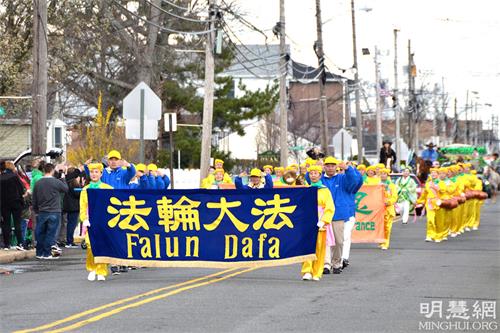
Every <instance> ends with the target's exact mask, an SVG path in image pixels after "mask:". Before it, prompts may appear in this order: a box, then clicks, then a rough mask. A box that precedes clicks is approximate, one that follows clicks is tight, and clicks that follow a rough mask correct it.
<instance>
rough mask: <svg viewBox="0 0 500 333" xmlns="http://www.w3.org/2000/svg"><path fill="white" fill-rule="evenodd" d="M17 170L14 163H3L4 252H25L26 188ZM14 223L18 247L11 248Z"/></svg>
mask: <svg viewBox="0 0 500 333" xmlns="http://www.w3.org/2000/svg"><path fill="white" fill-rule="evenodd" d="M15 169H16V167H15V165H14V163H13V162H12V161H6V162H5V161H2V163H1V164H0V189H1V197H0V206H1V212H2V236H3V243H4V245H3V246H4V250H9V249H17V250H20V251H22V250H24V239H23V237H22V229H21V221H22V212H23V209H24V193H25V188H24V186H23V184H22V182H21V179H19V176H18V175H17V174H16V173H15V172H14V171H15ZM11 217H12V220H13V221H14V232H15V234H16V239H17V246H15V247H14V246H11V241H10V237H11V236H10V235H11V226H10V221H11Z"/></svg>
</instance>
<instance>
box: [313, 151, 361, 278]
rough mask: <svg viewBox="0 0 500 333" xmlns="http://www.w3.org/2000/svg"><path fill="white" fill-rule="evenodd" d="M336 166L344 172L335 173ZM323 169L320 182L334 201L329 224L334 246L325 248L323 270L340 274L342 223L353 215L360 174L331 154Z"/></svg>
mask: <svg viewBox="0 0 500 333" xmlns="http://www.w3.org/2000/svg"><path fill="white" fill-rule="evenodd" d="M337 167H338V168H340V169H342V170H345V172H344V173H343V174H337V171H336V169H337ZM324 169H325V173H324V174H323V176H322V177H321V182H322V183H323V184H324V185H325V186H326V187H328V189H329V190H330V192H331V193H332V197H333V202H334V203H335V215H334V216H333V220H332V224H331V225H332V228H333V235H334V237H335V246H333V247H329V248H327V249H326V255H325V264H324V270H323V272H324V274H329V273H330V272H331V271H333V273H334V274H340V273H341V272H342V267H343V262H342V251H343V245H344V223H346V222H349V220H350V218H351V217H352V215H353V211H352V210H353V208H354V207H353V199H354V198H353V195H354V194H356V192H357V191H358V189H359V187H360V183H361V181H362V176H361V174H360V173H359V171H358V170H356V168H354V167H353V166H351V165H346V164H345V163H344V162H342V161H339V160H337V159H336V158H334V157H331V156H328V157H327V158H326V159H325V161H324ZM360 179H361V180H360Z"/></svg>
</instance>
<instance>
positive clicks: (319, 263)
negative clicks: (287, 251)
mask: <svg viewBox="0 0 500 333" xmlns="http://www.w3.org/2000/svg"><path fill="white" fill-rule="evenodd" d="M312 186H317V185H316V184H313V185H312ZM320 186H322V187H320V188H319V189H318V214H322V215H321V216H318V218H319V220H320V221H321V222H323V223H324V224H325V225H327V224H329V223H330V222H331V221H332V219H333V215H334V214H335V205H334V203H333V198H332V194H331V192H330V190H329V189H328V188H327V187H325V186H324V185H322V184H321V185H320ZM325 253H326V230H325V228H324V227H321V228H319V230H318V239H317V241H316V260H308V261H305V262H304V263H303V264H302V271H301V272H302V275H304V274H306V273H310V274H311V275H312V276H313V279H315V280H317V279H320V278H321V277H322V276H323V264H324V261H325Z"/></svg>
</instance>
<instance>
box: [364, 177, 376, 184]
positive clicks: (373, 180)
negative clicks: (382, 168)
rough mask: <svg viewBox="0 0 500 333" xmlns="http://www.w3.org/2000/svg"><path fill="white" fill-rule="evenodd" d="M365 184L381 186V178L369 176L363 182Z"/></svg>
mask: <svg viewBox="0 0 500 333" xmlns="http://www.w3.org/2000/svg"><path fill="white" fill-rule="evenodd" d="M363 184H365V185H378V184H380V177H379V176H372V177H370V176H367V177H366V178H365V180H364V181H363Z"/></svg>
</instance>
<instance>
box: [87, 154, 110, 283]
mask: <svg viewBox="0 0 500 333" xmlns="http://www.w3.org/2000/svg"><path fill="white" fill-rule="evenodd" d="M87 166H88V169H89V173H90V184H89V185H87V186H85V187H84V188H83V190H82V193H81V195H80V220H82V221H83V226H84V227H87V228H90V222H89V212H88V197H87V189H89V188H103V189H112V188H113V187H111V186H110V185H108V184H105V183H103V182H101V176H102V170H103V166H102V164H101V163H91V164H88V165H87ZM85 242H86V243H87V260H86V265H85V266H86V268H87V271H88V272H89V275H88V277H87V279H88V280H89V281H95V279H96V278H97V281H104V280H106V276H107V275H108V265H107V264H96V263H95V262H94V255H93V254H92V248H91V244H90V239H89V236H88V232H87V233H86V234H85Z"/></svg>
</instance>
